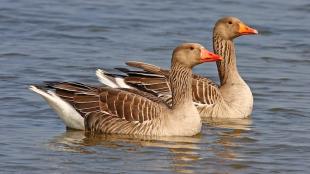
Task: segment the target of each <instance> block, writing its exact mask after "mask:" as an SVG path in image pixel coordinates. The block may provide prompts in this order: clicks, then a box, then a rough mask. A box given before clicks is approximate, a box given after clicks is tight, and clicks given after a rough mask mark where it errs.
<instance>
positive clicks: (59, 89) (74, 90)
mask: <svg viewBox="0 0 310 174" xmlns="http://www.w3.org/2000/svg"><path fill="white" fill-rule="evenodd" d="M48 87H50V88H53V89H55V90H56V94H57V95H58V94H59V97H61V98H63V99H64V100H66V101H68V102H70V103H71V104H72V105H73V107H74V108H76V109H77V111H78V112H80V114H81V115H82V116H83V117H84V118H87V119H86V120H92V121H91V123H89V124H88V123H87V124H88V125H96V124H101V125H103V124H108V123H105V122H106V121H107V120H109V119H113V120H115V119H116V118H117V119H118V120H119V121H120V120H124V121H127V122H132V121H136V122H140V123H142V122H144V121H148V120H152V119H154V118H156V117H158V116H159V115H160V113H161V110H160V107H159V104H158V103H155V102H161V101H160V100H159V99H156V97H154V96H152V97H151V95H150V94H148V95H149V96H148V97H149V98H145V97H143V96H144V95H143V93H139V92H138V91H135V90H130V89H128V91H125V90H121V89H113V88H96V87H92V86H86V85H82V84H76V83H53V84H48ZM130 91H135V92H130ZM99 115H100V117H99ZM96 116H98V117H99V118H100V119H99V118H93V117H96ZM94 120H96V121H94ZM115 123H116V122H115ZM85 124H86V122H85ZM117 124H119V123H117ZM97 126H98V125H97ZM96 129H97V128H96Z"/></svg>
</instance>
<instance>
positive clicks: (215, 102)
mask: <svg viewBox="0 0 310 174" xmlns="http://www.w3.org/2000/svg"><path fill="white" fill-rule="evenodd" d="M257 33H258V32H257V30H255V29H253V28H250V27H248V26H247V25H245V24H244V23H243V22H242V21H241V20H239V19H238V18H236V17H224V18H221V19H219V20H218V21H217V22H216V24H215V27H214V30H213V47H214V48H213V49H214V52H215V53H216V54H218V55H220V56H222V57H223V58H224V60H222V61H218V62H217V69H218V74H219V78H220V83H221V84H220V86H218V85H216V84H215V83H214V82H212V81H211V80H210V79H208V78H207V77H202V76H199V75H196V74H194V75H193V83H192V89H193V94H192V95H193V101H194V103H195V104H196V106H197V109H198V111H199V113H200V115H201V117H206V118H207V117H208V118H246V117H248V116H250V114H251V113H252V108H253V96H252V92H251V90H250V88H249V86H248V85H247V84H246V82H245V81H244V80H243V79H242V77H241V76H240V75H239V72H238V69H237V62H236V54H235V45H234V42H233V39H235V38H236V37H239V36H241V35H250V34H257ZM127 65H129V66H132V67H136V68H140V69H143V71H130V70H128V69H119V70H121V71H123V72H125V73H126V74H127V77H117V76H114V75H113V74H112V75H111V74H108V73H106V72H104V71H102V70H97V72H96V74H97V76H98V78H99V80H100V81H101V82H102V83H105V84H107V83H110V84H112V85H113V87H124V88H126V87H127V88H128V87H129V88H132V87H135V88H138V89H140V90H144V91H147V92H151V93H153V94H155V95H157V96H158V97H160V98H162V99H163V100H165V101H166V103H167V104H168V105H169V104H171V101H172V100H171V88H170V87H169V83H168V80H167V79H168V77H169V73H170V71H169V70H165V69H161V68H160V67H157V66H155V65H150V64H146V63H143V62H127ZM107 85H109V84H107ZM128 85H129V86H128Z"/></svg>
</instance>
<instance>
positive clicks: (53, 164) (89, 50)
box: [0, 0, 310, 173]
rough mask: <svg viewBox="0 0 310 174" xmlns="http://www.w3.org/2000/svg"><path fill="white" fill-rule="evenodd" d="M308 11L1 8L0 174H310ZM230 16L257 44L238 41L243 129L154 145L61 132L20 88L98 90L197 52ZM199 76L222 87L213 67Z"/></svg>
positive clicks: (209, 128) (116, 2)
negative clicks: (177, 52)
mask: <svg viewBox="0 0 310 174" xmlns="http://www.w3.org/2000/svg"><path fill="white" fill-rule="evenodd" d="M309 12H310V3H309V1H307V0H298V1H287V0H284V1H272V2H271V1H267V0H253V1H242V0H237V1H230V0H220V1H218V0H211V1H208V2H206V1H195V2H191V1H176V0H168V1H158V2H146V1H143V0H134V1H125V0H109V1H95V0H88V1H82V0H67V1H60V0H54V1H42V0H33V1H23V0H14V1H12V0H2V1H1V2H0V33H1V36H0V37H1V44H0V87H1V88H0V100H1V105H0V132H1V134H0V139H1V141H0V147H1V150H0V168H1V172H3V173H43V172H44V173H102V172H105V173H149V172H157V173H308V171H310V137H309V135H310V126H309V125H310V119H309V117H310V108H309V104H310V100H309V98H310V88H309V86H310V77H309V73H310V70H309V67H310V51H309V48H310V40H309V38H310V29H309V28H310V23H309ZM227 15H233V16H237V17H239V18H240V19H242V20H243V21H245V22H246V23H247V24H249V25H250V26H252V27H254V28H257V29H258V30H259V32H260V35H258V36H244V37H240V38H238V39H236V47H237V57H238V67H239V71H240V73H241V75H242V76H243V77H244V79H245V80H246V81H247V82H248V84H249V85H250V87H251V89H252V91H253V94H254V98H255V105H254V111H253V114H252V117H251V118H250V119H245V120H229V121H223V120H217V121H212V122H211V121H207V123H206V124H204V126H203V130H202V132H201V134H200V135H197V136H194V137H174V138H161V139H156V140H154V139H150V138H147V137H130V136H116V135H96V136H93V135H87V134H84V132H79V131H66V129H65V127H64V125H63V123H62V122H61V120H60V119H59V118H58V117H57V115H56V114H55V113H54V112H53V111H52V110H51V109H50V108H49V107H48V105H47V104H46V103H45V101H43V99H41V98H40V97H39V96H37V95H36V94H34V93H31V92H30V91H29V90H28V89H27V87H28V85H29V84H35V83H41V82H42V81H48V80H53V81H57V80H58V81H78V82H83V83H92V84H97V83H98V82H97V79H96V77H95V75H94V72H95V70H96V68H104V69H106V70H110V71H114V70H113V67H116V66H123V62H124V61H128V60H140V61H144V62H149V63H153V64H156V65H159V66H162V67H169V64H170V55H171V51H172V49H173V48H174V47H175V46H176V45H178V44H179V43H182V42H199V43H202V44H204V45H205V46H206V47H207V48H209V49H210V50H212V45H211V43H212V42H211V39H212V37H211V36H212V33H211V32H212V27H213V25H214V23H215V21H216V20H217V19H219V18H220V17H222V16H227ZM195 72H197V73H199V74H203V75H206V76H208V77H210V78H211V79H214V80H215V81H218V79H217V74H216V69H215V64H214V63H209V64H204V65H200V66H199V67H197V68H195Z"/></svg>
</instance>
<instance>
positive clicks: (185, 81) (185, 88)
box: [169, 62, 192, 109]
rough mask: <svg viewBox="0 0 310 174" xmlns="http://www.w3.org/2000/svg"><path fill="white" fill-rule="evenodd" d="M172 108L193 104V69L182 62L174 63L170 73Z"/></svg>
mask: <svg viewBox="0 0 310 174" xmlns="http://www.w3.org/2000/svg"><path fill="white" fill-rule="evenodd" d="M169 81H170V86H171V91H172V109H176V108H178V107H183V106H185V105H187V104H189V103H190V104H192V69H191V68H188V67H185V66H184V65H182V64H180V63H177V62H175V63H173V64H172V66H171V73H170V78H169Z"/></svg>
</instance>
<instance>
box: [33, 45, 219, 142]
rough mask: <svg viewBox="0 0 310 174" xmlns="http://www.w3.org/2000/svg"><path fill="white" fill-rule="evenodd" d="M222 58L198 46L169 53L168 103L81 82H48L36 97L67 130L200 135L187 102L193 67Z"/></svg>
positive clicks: (197, 119)
mask: <svg viewBox="0 0 310 174" xmlns="http://www.w3.org/2000/svg"><path fill="white" fill-rule="evenodd" d="M218 60H222V58H221V57H220V56H218V55H216V54H214V53H211V52H209V51H207V50H206V49H205V48H204V47H203V46H202V45H200V44H196V43H185V44H181V45H180V46H178V47H177V48H176V49H174V51H173V54H172V60H171V71H170V72H171V73H170V76H169V82H170V83H169V86H171V91H172V105H171V107H170V106H168V105H166V103H164V102H163V101H162V100H161V99H160V98H157V97H156V96H153V95H151V94H148V93H146V92H142V91H138V90H134V89H115V88H110V87H94V86H90V85H84V84H80V83H69V82H48V83H47V85H46V87H49V88H51V89H54V90H55V91H56V92H54V91H46V90H44V89H43V88H40V87H37V86H30V90H32V91H34V92H36V93H37V94H39V95H41V96H42V97H43V98H44V99H45V100H46V101H47V103H48V104H49V105H50V106H51V107H52V108H53V109H54V110H55V111H56V112H57V113H58V115H59V116H60V117H61V119H62V120H63V121H64V123H65V124H66V126H67V127H69V128H73V129H79V130H86V131H89V132H99V133H115V134H128V135H155V136H192V135H195V134H197V133H199V132H200V129H201V118H200V116H199V113H198V111H197V109H196V107H195V106H194V104H193V102H192V85H191V83H192V78H191V77H192V67H193V66H195V65H198V64H200V63H203V62H210V61H218Z"/></svg>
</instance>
